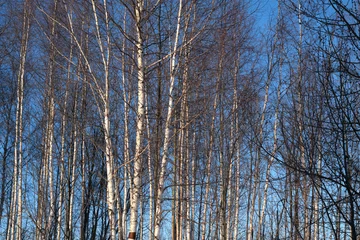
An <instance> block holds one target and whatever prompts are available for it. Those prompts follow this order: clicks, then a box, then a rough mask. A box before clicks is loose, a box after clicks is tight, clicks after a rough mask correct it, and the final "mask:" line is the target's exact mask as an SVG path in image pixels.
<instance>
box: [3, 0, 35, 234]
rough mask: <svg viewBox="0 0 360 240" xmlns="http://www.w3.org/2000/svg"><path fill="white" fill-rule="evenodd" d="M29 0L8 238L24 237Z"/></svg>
mask: <svg viewBox="0 0 360 240" xmlns="http://www.w3.org/2000/svg"><path fill="white" fill-rule="evenodd" d="M29 2H30V1H28V0H25V1H24V3H23V8H24V9H23V22H22V30H21V34H22V35H21V43H20V46H21V48H20V63H19V70H18V73H17V91H16V92H17V94H16V95H17V96H16V97H17V102H16V118H15V142H14V169H13V181H12V190H11V205H10V213H9V221H8V226H7V230H8V231H7V235H6V239H8V240H10V239H22V231H23V229H22V226H23V225H22V214H23V196H22V195H23V192H22V190H23V183H22V182H23V172H22V168H23V145H22V144H23V139H22V138H23V136H22V135H23V105H24V104H23V101H24V75H25V62H26V55H27V49H28V42H29V31H30V14H31V13H30V9H31V6H30V5H29Z"/></svg>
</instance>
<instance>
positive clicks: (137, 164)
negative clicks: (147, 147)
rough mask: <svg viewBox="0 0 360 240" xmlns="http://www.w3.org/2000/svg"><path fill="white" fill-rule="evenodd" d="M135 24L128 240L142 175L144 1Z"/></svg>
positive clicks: (133, 231) (137, 7)
mask: <svg viewBox="0 0 360 240" xmlns="http://www.w3.org/2000/svg"><path fill="white" fill-rule="evenodd" d="M135 4H136V5H135V24H136V43H135V46H136V59H137V72H138V75H137V77H138V79H137V80H138V95H137V97H138V104H137V121H136V140H135V159H134V175H133V187H132V189H131V204H130V205H131V213H130V227H129V236H128V240H132V239H136V228H137V218H138V204H139V196H140V192H141V177H142V176H141V175H142V173H141V172H142V157H141V153H142V139H143V135H144V126H145V68H144V46H143V36H142V27H141V21H142V13H143V8H144V1H143V0H139V1H136V3H135Z"/></svg>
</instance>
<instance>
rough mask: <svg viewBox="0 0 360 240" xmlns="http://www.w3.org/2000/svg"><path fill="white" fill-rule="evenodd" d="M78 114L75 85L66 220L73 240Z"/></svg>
mask: <svg viewBox="0 0 360 240" xmlns="http://www.w3.org/2000/svg"><path fill="white" fill-rule="evenodd" d="M76 115H77V87H75V97H74V103H73V116H72V117H73V123H72V125H73V129H72V134H73V136H72V138H73V142H72V144H73V146H72V158H71V160H70V162H69V166H68V177H69V179H68V181H69V184H68V187H69V189H68V193H69V199H68V206H67V221H66V231H65V239H68V240H72V239H73V227H74V226H73V209H74V194H75V185H76V182H75V180H76V176H75V170H76V159H77V148H78V147H77V141H78V139H77V138H78V129H77V128H78V126H77V124H78V123H77V122H76Z"/></svg>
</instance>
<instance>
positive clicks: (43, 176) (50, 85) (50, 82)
mask: <svg viewBox="0 0 360 240" xmlns="http://www.w3.org/2000/svg"><path fill="white" fill-rule="evenodd" d="M56 13H57V1H55V2H54V12H53V15H52V20H51V30H50V31H51V32H50V52H49V55H50V56H49V68H48V75H47V83H46V89H45V95H44V98H45V104H44V108H45V120H46V128H45V131H44V147H43V157H42V166H41V167H40V175H39V196H38V201H39V206H38V216H37V237H40V236H41V237H42V238H48V237H49V236H50V235H51V234H52V233H51V230H52V225H53V218H54V217H55V193H54V183H53V180H54V173H53V167H54V166H53V141H54V119H55V101H54V97H55V96H54V91H55V90H54V71H55V55H56V52H55V43H54V40H55V26H56V20H55V16H56ZM40 185H42V186H40ZM48 197H49V200H48ZM43 222H44V223H43ZM43 227H44V229H43Z"/></svg>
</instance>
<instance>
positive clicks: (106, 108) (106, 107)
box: [91, 0, 116, 240]
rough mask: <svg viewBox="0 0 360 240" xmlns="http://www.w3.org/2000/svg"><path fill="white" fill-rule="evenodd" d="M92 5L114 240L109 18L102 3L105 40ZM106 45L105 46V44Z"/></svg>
mask: <svg viewBox="0 0 360 240" xmlns="http://www.w3.org/2000/svg"><path fill="white" fill-rule="evenodd" d="M91 3H92V11H93V14H94V19H95V28H96V39H97V43H98V47H99V49H100V53H101V60H102V64H103V67H104V83H105V89H104V91H101V93H102V94H101V99H102V106H103V109H102V110H103V112H102V116H103V119H102V124H103V129H104V138H105V139H104V140H105V161H106V180H107V183H106V203H107V212H108V216H109V227H110V239H111V240H115V239H116V217H115V216H116V208H115V189H114V187H115V186H114V184H115V180H114V157H113V150H112V141H111V126H110V79H109V64H110V55H111V51H110V46H111V44H110V29H109V17H108V11H107V1H106V0H104V1H103V7H104V21H105V37H104V38H105V40H103V37H102V35H101V33H100V25H99V21H98V14H97V11H96V9H97V7H96V3H95V1H94V0H92V1H91ZM105 43H106V44H105Z"/></svg>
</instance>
